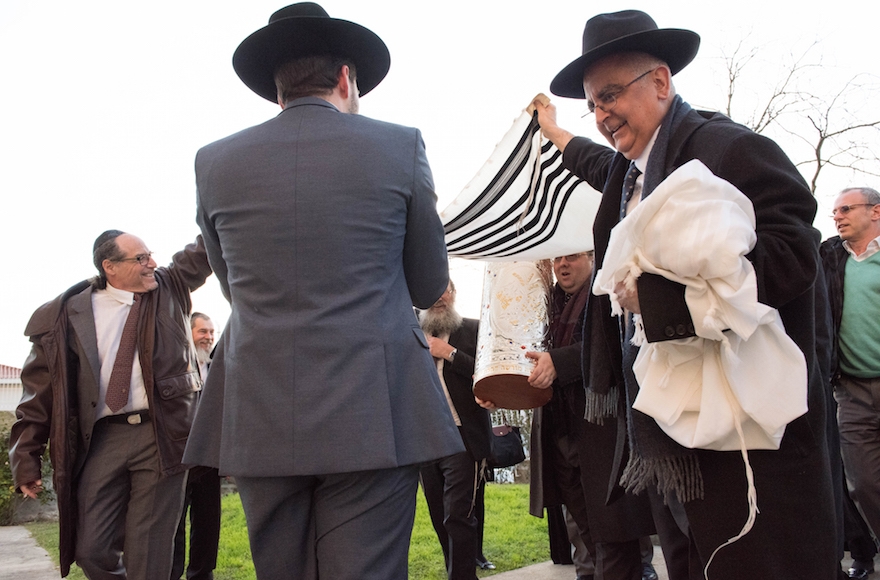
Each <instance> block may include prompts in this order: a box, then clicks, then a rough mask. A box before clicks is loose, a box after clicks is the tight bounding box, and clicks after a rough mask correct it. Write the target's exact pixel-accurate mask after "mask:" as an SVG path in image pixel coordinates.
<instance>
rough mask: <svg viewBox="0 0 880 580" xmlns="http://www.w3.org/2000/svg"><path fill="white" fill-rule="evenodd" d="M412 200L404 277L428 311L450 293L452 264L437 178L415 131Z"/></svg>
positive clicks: (414, 300) (415, 298) (412, 294)
mask: <svg viewBox="0 0 880 580" xmlns="http://www.w3.org/2000/svg"><path fill="white" fill-rule="evenodd" d="M414 145H415V147H414V150H413V183H412V196H411V197H410V200H409V207H408V209H407V218H406V237H405V238H404V242H403V273H404V276H406V283H407V286H408V287H409V293H410V298H411V299H412V303H413V305H414V306H415V307H416V308H428V307H430V306H431V305H432V304H434V302H436V301H437V299H438V298H440V296H441V295H442V294H443V292H445V291H446V285H447V284H448V282H449V264H448V262H447V257H446V240H445V237H444V234H443V224H442V223H441V222H440V216H439V215H438V214H437V194H436V193H435V192H434V178H433V176H432V174H431V168H430V166H429V165H428V157H427V155H426V154H425V143H424V141H422V135H421V133H419V131H418V130H416V131H415V143H414Z"/></svg>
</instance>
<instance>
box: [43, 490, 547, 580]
mask: <svg viewBox="0 0 880 580" xmlns="http://www.w3.org/2000/svg"><path fill="white" fill-rule="evenodd" d="M417 502H418V503H417V506H416V521H415V525H414V526H413V534H412V542H411V544H410V550H409V577H410V580H443V579H444V578H446V574H445V572H444V565H443V553H442V552H441V550H440V544H439V543H438V542H437V536H436V534H435V533H434V528H433V527H431V520H430V518H429V517H428V507H427V505H426V504H425V498H424V495H423V494H422V492H421V491H419V493H418V498H417ZM528 503H529V489H528V486H527V485H520V484H509V485H500V484H492V483H490V484H489V485H488V486H487V487H486V527H485V540H484V546H483V552H484V553H485V555H486V557H487V558H489V559H490V560H492V561H493V562H494V563H495V565H496V566H497V569H496V570H487V571H478V573H477V576H479V577H480V578H484V577H487V576H492V575H493V574H497V573H499V572H504V571H506V570H513V569H515V568H521V567H523V566H528V565H530V564H535V563H537V562H543V561H545V560H548V559H549V558H550V553H549V545H548V542H547V523H546V521H545V520H542V519H538V518H534V517H532V516H530V515H529V514H528ZM222 518H223V519H222V528H221V531H220V552H219V554H218V558H217V570H215V571H214V578H216V579H217V580H255V579H256V576H255V574H254V566H253V563H252V562H251V552H250V546H249V544H248V537H247V526H246V525H245V519H244V511H243V510H242V508H241V500H240V499H239V496H238V494H230V495H227V496H225V497H224V498H223V516H222ZM27 528H28V530H30V532H31V534H33V536H34V538H35V539H36V540H37V542H38V543H39V544H40V545H41V546H43V548H45V549H46V551H48V552H49V554H50V555H52V557H53V558H54V559H55V561H56V563H57V561H58V524H57V523H53V522H38V523H33V524H28V525H27ZM68 578H70V579H72V580H81V579H83V578H84V576H83V575H82V572H81V571H80V570H79V568H78V567H77V566H73V568H72V569H71V573H70V576H68Z"/></svg>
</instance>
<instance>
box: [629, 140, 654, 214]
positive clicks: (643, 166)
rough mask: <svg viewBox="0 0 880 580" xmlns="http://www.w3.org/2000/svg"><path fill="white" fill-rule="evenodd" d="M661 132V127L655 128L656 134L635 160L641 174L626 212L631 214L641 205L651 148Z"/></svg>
mask: <svg viewBox="0 0 880 580" xmlns="http://www.w3.org/2000/svg"><path fill="white" fill-rule="evenodd" d="M658 133H660V127H657V129H655V130H654V135H653V136H652V137H651V140H650V141H648V144H647V145H646V146H645V150H644V151H642V154H641V155H639V156H638V157H637V158H636V159H635V160H634V161H633V162H634V163H635V164H636V167H638V168H639V171H641V174H640V175H639V177H638V179H636V187H635V189H633V195H632V197H631V198H630V200H629V201H628V202H627V203H626V214H627V215H629V214H630V213H631V212H632V211H633V210H634V209H635V208H636V206H637V205H639V201H641V199H642V187H643V186H644V184H645V170H647V169H648V157H650V156H651V150H652V149H653V148H654V142H655V141H657V134H658Z"/></svg>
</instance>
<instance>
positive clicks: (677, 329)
mask: <svg viewBox="0 0 880 580" xmlns="http://www.w3.org/2000/svg"><path fill="white" fill-rule="evenodd" d="M675 333H676V334H677V335H678V336H684V324H679V325H678V326H676V327H675Z"/></svg>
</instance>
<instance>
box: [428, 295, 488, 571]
mask: <svg viewBox="0 0 880 580" xmlns="http://www.w3.org/2000/svg"><path fill="white" fill-rule="evenodd" d="M419 323H420V325H421V327H422V330H424V331H425V335H426V336H427V339H428V345H429V346H430V349H431V356H433V357H434V361H435V362H436V364H437V374H438V375H439V376H440V382H441V383H442V385H443V390H444V392H445V393H446V401H447V403H448V404H449V410H450V412H451V413H452V417H453V419H454V420H455V424H456V425H457V426H458V432H459V434H460V435H461V439H462V441H463V442H464V446H465V451H464V452H462V453H456V454H454V455H450V456H448V457H443V458H441V459H437V460H434V461H432V462H430V463H427V464H425V465H424V466H423V467H422V468H421V470H420V476H421V481H422V488H423V489H424V491H425V499H426V500H427V503H428V511H429V512H430V514H431V522H432V523H433V524H434V530H435V531H436V532H437V538H438V539H439V540H440V547H441V548H442V549H443V557H444V559H445V561H446V572H447V576H448V578H449V580H475V579H476V577H477V576H476V567H475V563H476V562H477V559H478V557H479V556H482V554H479V553H478V547H477V544H478V540H477V538H478V530H479V526H480V522H478V521H477V518H476V514H475V503H476V501H477V497H478V494H479V493H481V492H482V485H481V484H482V481H481V477H480V475H481V474H482V472H483V469H484V462H485V460H486V458H487V457H489V455H490V453H491V438H492V426H491V421H490V419H489V412H488V411H486V410H485V409H483V408H482V407H480V406H479V405H478V404H477V403H476V401H475V400H474V394H473V375H474V356H476V352H477V329H478V326H479V322H478V321H477V320H474V319H472V318H462V317H461V315H460V314H459V313H458V312H457V311H456V310H455V284H453V283H452V280H450V281H449V285H448V286H447V288H446V292H444V293H443V295H442V296H441V297H440V298H439V299H438V300H437V302H435V303H434V305H433V306H431V307H430V308H429V309H427V310H423V311H422V312H421V313H420V314H419ZM490 565H491V564H490ZM481 567H482V566H481Z"/></svg>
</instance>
